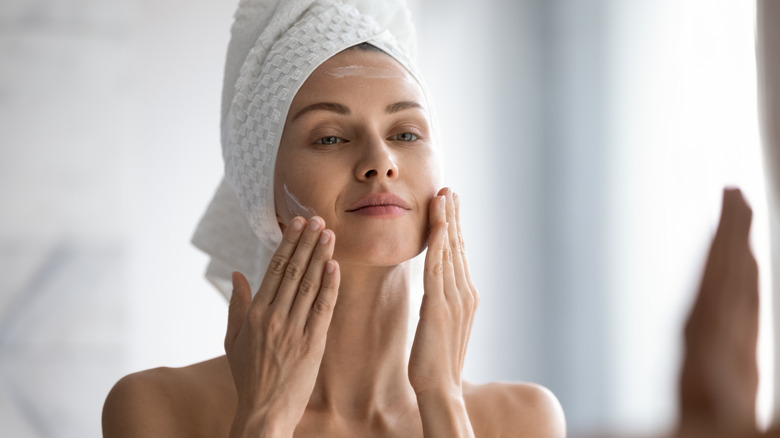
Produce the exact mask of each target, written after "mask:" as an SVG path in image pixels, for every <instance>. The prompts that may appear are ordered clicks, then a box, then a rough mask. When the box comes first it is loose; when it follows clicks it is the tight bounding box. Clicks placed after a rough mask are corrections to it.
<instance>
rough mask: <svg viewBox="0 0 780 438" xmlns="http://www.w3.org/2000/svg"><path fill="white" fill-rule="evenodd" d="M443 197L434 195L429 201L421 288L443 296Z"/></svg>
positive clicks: (444, 239)
mask: <svg viewBox="0 0 780 438" xmlns="http://www.w3.org/2000/svg"><path fill="white" fill-rule="evenodd" d="M443 203H444V197H443V196H436V197H435V198H433V200H432V201H431V205H430V209H429V213H428V217H429V222H430V223H431V233H430V235H429V236H428V251H427V253H426V254H425V269H424V272H423V288H424V291H425V294H426V295H431V296H441V297H442V298H443V297H444V295H443V294H444V276H443V273H444V248H445V246H446V243H447V240H446V239H447V222H446V221H445V220H444V218H445V216H444V205H443Z"/></svg>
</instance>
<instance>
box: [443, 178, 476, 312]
mask: <svg viewBox="0 0 780 438" xmlns="http://www.w3.org/2000/svg"><path fill="white" fill-rule="evenodd" d="M446 199H447V202H446V203H445V211H446V214H447V223H448V224H449V227H448V228H447V240H448V242H449V246H450V250H451V252H452V265H453V269H454V276H455V284H456V285H457V286H458V290H459V291H462V292H468V288H469V284H468V280H467V278H466V267H465V266H464V264H463V258H462V257H461V255H462V251H463V244H462V242H461V240H460V233H459V232H458V219H457V212H456V210H457V209H456V208H455V192H453V191H452V190H449V191H448V192H447V195H446ZM468 300H469V301H470V300H471V297H470V296H469V297H468Z"/></svg>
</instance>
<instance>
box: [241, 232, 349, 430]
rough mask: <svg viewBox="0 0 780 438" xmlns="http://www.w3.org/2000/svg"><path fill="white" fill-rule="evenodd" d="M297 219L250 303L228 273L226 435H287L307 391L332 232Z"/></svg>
mask: <svg viewBox="0 0 780 438" xmlns="http://www.w3.org/2000/svg"><path fill="white" fill-rule="evenodd" d="M324 228H325V221H324V220H323V219H322V218H320V217H313V218H311V219H310V220H309V221H308V226H307V221H306V220H305V219H304V218H302V217H296V218H294V219H293V220H292V221H290V224H289V225H288V226H287V229H286V230H285V232H284V237H283V240H282V243H281V244H280V245H279V248H278V249H277V250H276V253H274V256H273V258H272V259H271V262H270V264H269V266H268V270H267V271H266V273H265V277H264V278H263V281H262V283H261V284H260V289H258V291H257V294H256V295H255V297H254V299H253V298H252V296H251V290H250V286H249V283H248V282H247V280H246V278H245V277H244V276H243V275H242V274H240V273H238V272H234V273H233V295H232V297H231V299H230V309H229V313H228V327H227V333H226V335H225V351H226V353H227V358H228V362H229V363H230V370H231V372H232V373H233V381H234V383H235V385H236V391H237V392H238V405H237V408H236V415H235V417H234V420H233V426H232V428H231V432H230V436H231V437H240V436H245V435H248V434H252V435H253V436H286V437H291V436H292V434H293V431H294V430H295V427H296V425H297V424H298V422H299V421H300V420H301V417H302V416H303V413H304V410H305V409H306V405H307V403H308V401H309V398H310V397H311V393H312V390H313V389H314V382H315V380H316V378H317V373H318V371H319V366H320V362H321V361H322V355H323V352H324V350H325V339H326V335H327V332H328V327H329V325H330V320H331V317H332V315H333V308H334V306H335V304H336V297H337V295H338V289H339V279H340V277H339V266H338V263H337V262H336V261H335V260H332V259H331V257H332V256H333V248H334V244H335V240H336V238H335V235H334V234H333V231H331V230H326V229H324Z"/></svg>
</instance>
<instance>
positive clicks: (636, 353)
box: [0, 0, 776, 437]
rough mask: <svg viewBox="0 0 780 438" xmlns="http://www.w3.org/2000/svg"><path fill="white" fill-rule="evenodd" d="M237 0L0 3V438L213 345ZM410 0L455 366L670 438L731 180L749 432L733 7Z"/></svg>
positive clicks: (745, 179) (763, 342) (757, 158)
mask: <svg viewBox="0 0 780 438" xmlns="http://www.w3.org/2000/svg"><path fill="white" fill-rule="evenodd" d="M236 4H237V1H227V2H217V1H205V0H188V1H184V0H162V1H161V0H2V1H0V205H2V208H0V266H2V268H0V269H2V271H1V272H2V275H0V434H2V435H3V436H12V437H96V436H99V435H100V412H101V408H102V403H103V400H104V398H105V396H106V394H107V393H108V391H109V389H110V388H111V386H112V385H113V383H114V382H115V381H116V380H118V379H119V378H120V377H121V376H123V375H125V374H127V373H129V372H134V371H138V370H141V369H145V368H151V367H156V366H183V365H186V364H190V363H193V362H197V361H201V360H204V359H208V358H211V357H214V356H217V355H220V354H222V353H223V351H222V338H223V335H224V327H225V321H226V309H227V306H226V302H225V301H224V299H223V298H222V297H221V296H220V295H219V294H218V293H217V292H216V290H214V289H213V288H212V287H211V286H210V285H209V284H208V283H207V282H206V281H205V280H204V279H203V276H202V274H203V271H204V269H205V266H206V263H207V259H206V257H205V256H204V255H203V254H201V253H200V252H199V251H198V250H196V249H195V248H194V247H192V246H191V245H190V244H189V239H190V237H191V234H192V232H193V231H194V228H195V225H196V224H197V221H198V220H199V218H200V215H201V214H202V213H203V211H204V209H205V207H206V205H207V203H208V202H209V200H210V198H211V196H212V194H213V191H214V190H215V189H216V187H217V184H218V182H219V179H220V177H221V174H222V160H221V152H220V146H219V114H220V112H219V111H220V109H219V104H220V93H221V87H222V70H223V66H224V65H223V63H224V56H225V50H226V47H227V42H228V38H229V28H230V25H231V19H232V14H233V12H234V10H235V7H236ZM410 6H411V7H412V10H413V14H414V17H415V21H416V23H417V29H418V39H419V41H420V43H419V61H420V64H421V67H422V70H423V72H424V74H425V77H426V80H427V82H428V85H429V87H430V88H431V90H432V94H433V100H434V103H435V105H436V107H437V109H438V119H439V121H440V122H441V125H440V130H441V132H442V134H443V141H444V143H445V146H444V148H445V150H446V151H447V152H446V158H445V167H446V169H447V170H446V171H447V178H446V180H447V184H448V185H450V186H451V187H453V188H454V189H455V190H456V191H458V192H459V193H460V194H461V198H462V199H463V209H464V213H463V216H464V222H465V225H464V226H465V230H464V232H465V233H466V239H467V241H468V242H469V246H470V264H471V267H472V274H473V278H474V279H475V282H476V284H477V286H478V287H479V289H480V292H481V296H482V302H481V306H480V310H479V312H478V314H477V319H476V322H475V326H474V330H473V334H472V339H471V343H470V347H469V348H470V350H469V357H468V360H467V368H466V371H465V373H466V377H467V378H468V379H470V380H473V381H476V382H485V381H492V380H525V381H534V382H538V383H541V384H543V385H545V386H547V387H549V388H550V389H551V390H553V392H555V394H556V395H557V396H558V398H559V399H560V401H561V403H562V404H563V407H564V410H565V412H566V415H567V420H568V424H569V432H570V433H569V435H570V436H572V437H584V436H591V435H598V434H601V433H605V432H607V431H609V432H625V433H632V434H650V433H657V432H663V431H666V430H668V428H669V427H671V426H672V425H673V424H674V421H675V412H676V398H675V396H676V392H675V391H676V379H677V369H678V367H679V364H680V352H681V347H682V344H681V331H682V324H683V321H684V318H685V317H686V313H687V309H688V306H689V304H690V303H691V300H692V299H693V297H694V292H695V291H696V288H697V283H698V281H699V277H700V272H701V269H702V267H703V262H704V257H705V255H706V251H707V249H708V244H709V239H710V238H711V237H712V235H713V232H714V230H715V227H716V225H717V220H718V214H719V209H720V198H721V190H722V188H723V187H724V186H725V185H738V186H740V187H741V188H742V189H743V192H744V193H745V194H746V196H747V198H748V200H749V202H750V203H751V205H752V207H753V209H754V227H753V235H752V237H753V249H754V251H755V253H756V256H757V258H758V262H759V266H760V268H761V290H762V300H763V301H762V303H763V304H765V305H764V307H763V308H762V312H763V313H762V320H761V338H760V352H759V359H760V363H761V386H760V393H759V416H760V417H761V421H762V422H763V423H766V422H767V421H768V419H769V417H770V414H771V411H772V409H773V408H772V397H773V389H774V386H775V385H774V380H773V373H772V367H773V359H772V354H773V348H772V344H773V342H774V341H773V336H772V329H771V315H770V313H771V312H770V305H771V294H770V293H769V291H770V289H771V283H770V281H771V279H770V278H769V277H770V276H769V271H770V269H769V268H770V266H771V265H770V259H769V241H770V236H769V231H768V229H769V226H768V218H767V216H768V213H767V211H768V209H767V200H766V194H765V189H764V165H763V164H762V157H761V147H760V137H759V129H758V117H757V110H756V91H755V90H756V79H755V78H756V72H755V43H754V38H755V36H754V32H755V30H754V25H755V5H754V3H753V2H750V1H744V0H656V1H653V2H644V1H638V0H637V1H633V0H630V1H625V0H553V1H551V0H518V1H511V0H483V1H481V2H472V1H467V0H446V1H445V0H413V1H412V2H411V4H410ZM775 238H776V237H775ZM413 313H416V312H413Z"/></svg>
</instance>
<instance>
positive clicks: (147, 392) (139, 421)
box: [103, 357, 235, 437]
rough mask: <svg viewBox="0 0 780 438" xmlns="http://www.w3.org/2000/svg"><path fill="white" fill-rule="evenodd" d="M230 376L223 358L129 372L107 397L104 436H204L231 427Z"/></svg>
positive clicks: (231, 387) (104, 410)
mask: <svg viewBox="0 0 780 438" xmlns="http://www.w3.org/2000/svg"><path fill="white" fill-rule="evenodd" d="M226 374H227V375H226ZM226 378H227V379H228V380H226ZM230 379H231V377H230V368H229V367H228V365H227V361H226V360H225V358H224V357H220V358H216V359H211V360H208V361H205V362H200V363H197V364H194V365H190V366H186V367H182V368H168V367H160V368H154V369H149V370H145V371H140V372H136V373H132V374H129V375H127V376H125V377H123V378H121V379H120V380H119V381H118V382H117V383H116V384H115V385H114V387H113V388H112V389H111V391H110V392H109V393H108V396H107V397H106V401H105V404H104V405H103V435H104V436H105V437H140V436H144V437H156V436H161V437H162V436H165V437H177V436H188V437H189V436H199V435H203V434H204V433H207V432H208V433H207V435H206V436H213V435H210V434H211V433H212V432H214V431H215V430H214V429H224V428H225V427H228V428H229V426H230V419H231V417H232V415H231V414H230V413H231V412H232V409H233V404H234V403H235V402H234V401H233V399H232V398H231V397H230V396H231V391H232V390H233V385H232V380H230ZM226 383H227V386H226ZM225 433H226V432H225Z"/></svg>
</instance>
